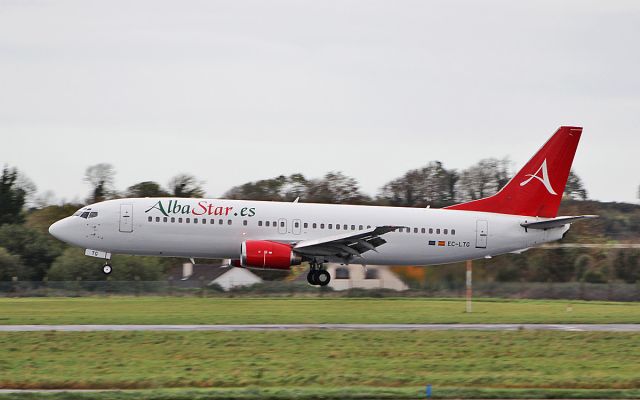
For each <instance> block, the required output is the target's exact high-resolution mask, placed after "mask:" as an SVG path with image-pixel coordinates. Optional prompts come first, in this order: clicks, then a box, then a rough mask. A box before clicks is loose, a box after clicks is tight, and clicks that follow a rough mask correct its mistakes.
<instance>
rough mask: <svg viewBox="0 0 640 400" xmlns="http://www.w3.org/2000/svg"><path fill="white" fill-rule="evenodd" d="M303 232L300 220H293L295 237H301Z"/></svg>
mask: <svg viewBox="0 0 640 400" xmlns="http://www.w3.org/2000/svg"><path fill="white" fill-rule="evenodd" d="M301 231H302V222H300V220H299V219H294V220H293V234H294V235H299V234H300V232H301Z"/></svg>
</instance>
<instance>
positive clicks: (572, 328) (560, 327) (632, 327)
mask: <svg viewBox="0 0 640 400" xmlns="http://www.w3.org/2000/svg"><path fill="white" fill-rule="evenodd" d="M310 329H313V330H339V331H367V330H376V331H445V330H451V331H517V330H523V329H524V330H539V331H565V332H640V324H278V325H0V332H38V331H63V332H100V331H299V330H310Z"/></svg>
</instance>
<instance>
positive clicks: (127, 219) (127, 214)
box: [120, 204, 133, 232]
mask: <svg viewBox="0 0 640 400" xmlns="http://www.w3.org/2000/svg"><path fill="white" fill-rule="evenodd" d="M120 232H133V205H131V204H121V205H120Z"/></svg>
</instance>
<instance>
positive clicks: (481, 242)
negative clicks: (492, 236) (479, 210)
mask: <svg viewBox="0 0 640 400" xmlns="http://www.w3.org/2000/svg"><path fill="white" fill-rule="evenodd" d="M488 236H489V223H488V222H487V221H484V220H478V221H476V247H477V248H479V249H484V248H486V247H487V237H488Z"/></svg>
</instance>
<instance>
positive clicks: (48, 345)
mask: <svg viewBox="0 0 640 400" xmlns="http://www.w3.org/2000/svg"><path fill="white" fill-rule="evenodd" d="M638 365H640V346H639V339H638V335H635V334H632V333H606V332H534V331H516V332H425V331H410V332H380V331H376V332H344V331H340V332H337V331H285V332H92V333H78V332H28V333H25V332H20V333H1V334H0V387H1V388H76V389H87V388H118V389H133V388H177V387H189V388H197V387H203V388H206V387H216V388H237V387H244V388H247V387H249V388H265V389H268V388H289V390H293V389H295V388H299V389H300V390H312V389H313V388H315V389H316V390H320V391H322V390H327V389H332V390H335V389H337V388H342V387H364V388H370V389H369V390H373V389H374V388H379V389H380V390H383V389H385V388H386V389H390V390H391V389H396V390H399V391H402V390H409V389H407V388H410V390H415V388H419V387H422V388H424V385H426V384H427V383H430V384H432V385H433V387H434V388H435V389H436V390H437V388H439V387H449V388H450V387H457V388H466V389H474V390H480V389H483V390H505V389H520V390H522V389H524V388H533V389H537V390H538V391H544V390H546V389H551V388H552V389H565V390H589V389H592V390H594V389H595V390H597V389H607V390H614V389H615V390H624V389H640V368H638ZM636 393H637V394H639V395H640V391H637V390H636Z"/></svg>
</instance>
